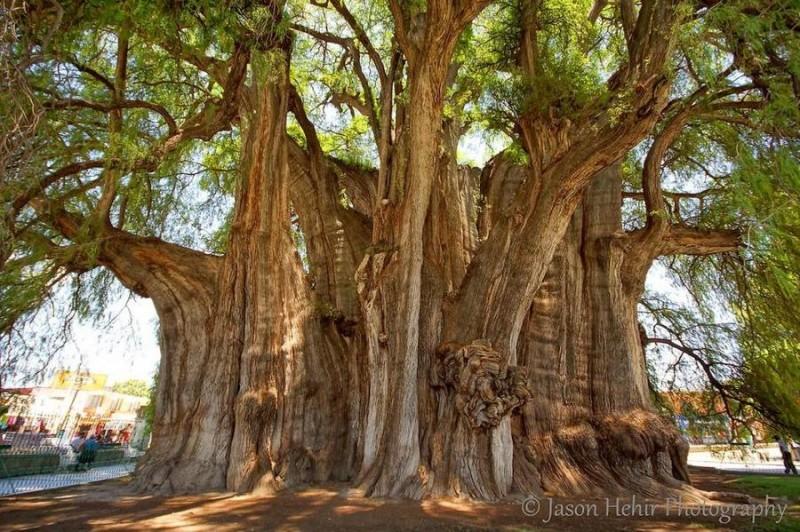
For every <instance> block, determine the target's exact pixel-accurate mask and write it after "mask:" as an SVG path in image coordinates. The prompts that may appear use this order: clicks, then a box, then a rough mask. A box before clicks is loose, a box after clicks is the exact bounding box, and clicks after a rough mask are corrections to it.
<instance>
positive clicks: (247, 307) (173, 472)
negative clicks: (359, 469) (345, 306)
mask: <svg viewBox="0 0 800 532" xmlns="http://www.w3.org/2000/svg"><path fill="white" fill-rule="evenodd" d="M288 46H289V45H288V43H284V44H282V45H281V46H280V47H276V48H275V49H273V50H270V51H267V52H263V53H261V52H257V53H255V55H254V57H253V58H252V61H251V64H252V84H251V86H250V87H249V94H248V95H247V97H246V98H245V99H244V101H245V102H246V104H245V107H244V109H242V111H241V113H240V114H241V117H242V126H243V130H244V142H243V151H242V160H241V178H240V181H239V185H238V189H237V196H236V204H235V207H234V216H233V223H232V227H231V233H230V238H229V242H228V249H227V252H226V254H225V256H224V258H221V259H215V260H214V263H215V264H216V265H217V267H216V270H215V273H216V275H211V276H208V277H207V278H203V279H202V281H203V286H201V287H197V286H196V285H195V284H189V283H186V284H187V285H188V286H186V287H185V290H184V292H182V293H179V294H175V293H174V292H175V290H176V286H174V284H175V283H167V284H168V286H166V288H165V289H164V290H163V291H164V292H168V294H172V297H173V298H174V299H175V300H177V301H176V302H175V304H174V305H173V306H170V303H172V301H171V300H170V299H167V302H166V303H164V304H161V303H160V300H161V299H162V298H165V297H167V296H165V295H162V294H161V293H160V291H159V290H158V289H154V290H150V289H148V290H147V293H148V295H150V296H151V297H153V298H154V300H155V301H156V308H157V310H158V312H159V317H160V319H161V321H162V337H163V338H164V341H163V343H162V350H163V357H162V359H163V362H162V370H161V380H160V382H159V396H158V404H157V418H158V419H159V424H158V425H157V427H156V430H155V432H154V439H153V441H154V444H153V449H152V450H151V451H150V452H149V453H148V456H147V457H146V459H145V460H144V461H143V463H142V465H141V466H140V468H139V470H138V472H137V477H138V482H139V484H140V485H142V486H145V487H151V488H153V487H163V488H164V489H165V490H169V491H174V490H180V491H183V490H195V489H208V488H226V487H227V488H228V489H231V490H237V491H249V490H253V489H259V488H269V489H271V488H275V487H280V486H283V485H286V484H293V483H298V482H308V481H317V482H321V481H325V480H328V479H331V478H338V479H346V478H349V477H350V476H351V475H352V467H351V465H352V462H353V460H354V459H355V458H354V456H353V455H354V448H355V445H356V444H355V443H354V442H353V441H352V440H348V436H349V435H350V433H351V432H353V431H348V424H351V423H354V421H353V418H354V417H358V416H357V415H354V414H352V412H350V410H349V409H348V404H351V403H353V402H354V401H353V400H352V397H351V396H349V394H348V393H346V392H345V390H348V389H349V385H350V384H352V383H351V382H349V380H350V379H349V376H348V373H349V371H351V369H352V366H353V364H351V363H349V361H348V358H347V355H348V353H349V349H348V346H347V343H346V342H345V341H344V340H343V338H342V336H341V335H340V333H339V332H338V331H337V329H336V326H335V323H334V321H332V320H327V319H324V318H325V316H324V315H323V314H321V313H320V312H318V311H316V309H315V303H314V299H313V297H312V290H311V287H310V286H309V284H308V282H307V279H306V276H305V274H304V272H303V270H302V266H301V263H300V257H299V256H298V254H297V253H296V252H295V248H294V243H293V241H292V238H291V231H290V204H289V182H290V174H289V159H288V149H287V143H288V138H287V136H286V133H285V131H286V116H287V112H288V101H289V90H288V89H289V85H288V83H289V79H288V75H289V66H288V57H289V54H288ZM315 236H316V235H315ZM217 270H218V271H217ZM189 275H194V274H193V272H189ZM324 286H325V287H326V289H325V290H324V291H323V292H322V294H323V295H322V297H324V298H327V297H330V295H331V291H330V290H328V289H327V287H328V284H325V285H324ZM200 296H204V297H200ZM334 301H336V300H335V299H334ZM351 312H352V310H351ZM175 314H178V318H176V317H174V315H175ZM176 319H177V320H178V322H177V324H173V323H174V322H175V321H176ZM187 388H188V390H187V391H185V392H183V393H182V394H181V395H180V398H181V400H183V403H181V404H180V405H178V406H177V407H173V405H172V403H174V402H175V400H173V399H172V398H171V394H174V393H176V392H177V391H179V390H181V391H183V390H185V389H187ZM352 395H353V396H355V394H352ZM172 410H175V411H178V412H182V413H184V415H189V416H190V419H189V420H187V421H186V422H185V423H183V424H180V423H177V424H174V423H175V422H176V417H175V416H176V415H177V414H171V412H172ZM184 425H185V426H186V428H184ZM348 447H349V448H348ZM184 463H186V464H188V465H190V466H191V467H188V466H187V467H181V465H182V464H184Z"/></svg>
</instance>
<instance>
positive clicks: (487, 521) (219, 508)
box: [0, 470, 800, 532]
mask: <svg viewBox="0 0 800 532" xmlns="http://www.w3.org/2000/svg"><path fill="white" fill-rule="evenodd" d="M693 474H694V476H693V480H694V483H695V486H696V487H698V488H700V489H705V490H714V491H732V488H731V485H730V482H731V481H732V480H733V479H734V478H735V476H733V475H727V474H721V473H714V472H708V471H701V470H694V471H693ZM619 502H620V503H623V502H629V503H630V502H631V501H630V499H627V501H619ZM634 502H635V504H634V505H632V506H627V507H626V506H622V505H621V504H620V505H617V504H616V499H611V502H610V503H609V502H607V501H606V500H605V499H585V500H574V499H549V498H547V497H543V498H540V500H538V501H536V502H531V501H529V502H528V503H526V504H523V503H522V502H519V501H518V502H505V503H501V504H477V503H468V502H464V501H458V500H436V501H422V502H412V501H396V500H375V499H364V498H361V497H357V496H354V495H351V494H348V492H347V491H346V490H345V489H344V488H342V487H340V486H336V485H331V486H326V487H324V488H313V489H304V490H297V491H284V492H281V493H279V494H277V495H270V496H253V495H250V496H235V495H232V494H228V493H207V494H202V495H193V496H180V497H154V496H145V495H139V494H135V493H133V492H132V491H131V490H130V488H129V487H128V485H127V482H126V481H124V480H115V481H108V482H102V483H97V484H93V485H87V486H81V487H75V488H65V489H61V490H56V491H49V492H39V493H33V494H30V495H24V496H18V497H8V498H2V499H0V530H3V531H5V530H59V531H62V530H64V531H67V530H189V531H193V530H214V531H215V532H222V531H228V530H282V531H284V530H285V531H293V530H301V531H305V530H309V531H311V530H313V531H317V530H319V531H335V530H389V531H399V530H437V531H445V530H448V531H449V530H452V531H467V530H581V531H583V532H588V531H594V530H647V531H656V530H692V529H694V530H789V529H794V528H793V526H797V523H798V521H797V519H798V517H800V506H798V505H797V504H796V501H795V505H794V506H790V507H789V509H788V511H787V512H786V515H785V516H784V517H783V520H782V521H781V523H779V524H775V521H777V519H778V516H776V515H770V516H759V517H757V518H756V519H755V525H754V524H753V518H752V517H737V518H735V519H733V520H732V521H730V522H727V523H721V522H720V520H721V518H720V516H719V513H720V512H719V510H718V509H717V510H714V509H713V505H712V506H709V507H707V508H705V509H704V510H702V512H703V513H705V514H706V515H705V516H703V515H699V516H697V517H693V516H691V515H686V513H685V512H682V514H681V515H677V513H678V509H677V507H674V506H673V508H672V509H671V510H670V514H669V515H667V513H666V512H667V508H666V506H665V501H644V500H638V499H637V500H636V501H634ZM784 502H785V501H784ZM650 503H653V504H655V506H653V507H650V506H647V504H650ZM637 504H638V506H636V505H637ZM523 507H525V508H526V509H527V510H528V513H532V512H533V511H535V510H538V512H537V513H536V515H535V516H530V515H526V514H525V513H523ZM570 508H572V510H571V513H573V514H575V513H587V514H589V515H588V516H584V517H576V516H567V515H561V516H558V515H556V514H558V513H561V514H566V513H570ZM592 509H594V510H592ZM687 511H688V510H687ZM693 511H695V512H697V511H699V510H693ZM742 511H744V510H742ZM648 514H649V515H648ZM711 514H715V515H711Z"/></svg>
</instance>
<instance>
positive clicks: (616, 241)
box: [0, 0, 800, 500]
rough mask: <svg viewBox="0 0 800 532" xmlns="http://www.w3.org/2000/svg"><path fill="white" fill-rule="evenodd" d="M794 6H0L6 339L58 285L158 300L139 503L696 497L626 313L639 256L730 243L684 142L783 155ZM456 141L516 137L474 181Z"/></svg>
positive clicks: (643, 268)
mask: <svg viewBox="0 0 800 532" xmlns="http://www.w3.org/2000/svg"><path fill="white" fill-rule="evenodd" d="M789 4H790V3H789V2H786V3H780V2H779V3H777V4H774V5H772V6H771V7H769V8H765V7H761V5H760V4H758V3H750V2H747V1H736V2H730V3H727V2H720V3H718V2H711V1H700V2H695V3H692V2H682V1H678V0H641V1H640V2H634V1H632V0H619V1H618V2H612V3H609V2H603V1H601V0H598V1H597V2H596V3H595V4H594V5H590V4H589V3H587V2H585V1H583V0H558V1H555V0H554V1H550V0H518V1H517V0H514V1H503V2H490V1H488V0H428V1H425V2H420V1H402V0H390V1H389V2H387V3H373V2H356V1H345V0H326V1H324V2H311V3H309V4H305V3H302V2H285V1H282V0H260V1H256V0H252V1H248V0H236V1H234V0H232V1H229V2H222V3H217V2H202V1H198V2H169V1H163V2H157V3H152V2H137V1H127V2H121V3H120V2H114V3H111V2H86V3H82V2H75V3H70V4H69V5H65V6H61V5H59V4H58V3H56V2H49V1H42V2H32V3H29V4H26V5H25V6H24V7H20V8H19V9H14V10H10V11H8V13H9V14H10V16H11V17H13V21H14V25H13V28H12V31H10V35H9V38H8V39H6V40H5V41H4V43H9V44H8V46H7V49H8V52H9V53H10V54H11V56H12V57H15V58H16V63H14V64H13V65H11V64H9V65H6V64H5V63H4V65H6V66H7V67H8V70H10V71H13V73H14V76H8V77H7V79H9V80H10V81H9V83H13V84H15V85H14V86H16V87H24V89H25V94H30V95H31V96H30V98H27V99H24V100H23V101H22V102H20V98H19V97H18V95H19V93H17V94H14V95H9V97H4V98H5V99H4V115H5V116H6V117H7V120H6V121H5V123H6V124H12V123H13V124H19V127H16V128H15V129H13V130H11V133H9V134H6V135H5V136H4V137H3V140H4V143H3V150H4V151H3V152H2V153H0V155H2V157H3V158H2V160H0V161H1V162H2V163H3V167H2V168H3V170H2V171H3V175H2V179H3V181H2V185H3V192H2V198H3V205H4V218H3V231H4V242H3V244H4V245H3V248H2V249H3V254H2V256H0V259H2V261H3V262H2V265H3V270H2V291H3V292H2V293H3V308H2V315H1V316H0V317H2V322H0V332H2V334H3V341H4V342H6V345H9V346H14V345H17V344H19V343H20V342H22V339H23V337H24V335H25V323H26V319H27V317H29V316H30V315H31V313H32V312H34V310H35V309H36V307H37V306H38V305H40V304H41V302H42V300H43V298H45V297H46V296H47V294H48V293H50V292H51V291H52V290H53V289H54V287H56V286H58V285H59V283H62V284H63V282H64V279H65V278H67V277H70V278H79V279H80V278H88V279H92V280H93V282H94V283H95V284H102V283H103V282H110V281H109V280H110V279H112V278H113V279H116V280H117V281H119V282H120V283H121V284H122V285H123V286H124V287H126V288H127V289H128V290H130V291H132V292H134V293H135V294H138V295H140V296H142V297H147V298H150V299H151V300H152V301H153V304H154V306H155V309H156V311H157V314H158V317H159V321H160V335H161V346H162V359H161V365H160V369H159V381H158V391H157V405H156V419H155V422H154V429H153V444H152V446H151V448H150V450H149V451H148V453H147V455H146V456H145V457H144V459H143V460H142V462H141V463H140V465H139V467H138V469H137V472H136V484H137V485H138V486H139V487H141V488H143V489H151V490H161V491H168V492H174V491H193V490H203V489H212V488H213V489H219V488H227V489H230V490H237V491H248V490H253V489H259V488H264V489H272V488H276V487H280V486H283V485H293V484H298V483H305V482H322V481H327V480H340V481H348V482H351V483H352V484H354V485H355V486H357V487H359V488H361V489H362V490H363V491H364V492H365V493H366V494H368V495H379V496H383V495H391V496H411V497H422V496H427V495H445V494H448V495H459V496H467V497H474V498H481V499H487V500H495V499H498V498H501V497H504V496H505V495H507V494H508V493H509V492H510V491H511V490H517V491H520V492H524V493H531V492H537V491H539V490H541V489H542V488H546V489H549V490H552V491H555V492H560V493H587V492H595V491H619V490H633V491H636V492H641V493H647V494H654V493H659V492H662V491H666V490H676V489H689V488H687V487H686V484H685V483H686V482H688V481H689V478H688V474H687V472H686V467H685V458H686V457H685V451H686V449H685V448H684V444H683V443H682V440H681V439H680V437H679V435H678V433H677V432H676V430H675V429H674V428H672V427H671V425H670V424H669V423H668V422H667V421H665V420H663V419H662V418H660V417H659V416H657V415H656V414H655V412H654V410H653V408H652V405H651V399H650V391H649V388H648V378H647V371H646V365H645V354H644V350H643V344H644V343H645V341H646V337H645V336H643V335H642V334H641V330H640V327H639V323H638V319H637V304H638V302H639V300H640V298H641V297H642V292H643V289H644V282H645V278H646V275H647V272H648V270H649V268H650V266H651V265H652V264H653V262H654V261H655V260H657V259H658V258H659V257H663V256H684V255H688V256H695V257H704V256H708V255H716V254H720V253H733V252H736V251H737V250H738V249H739V248H740V247H741V244H742V242H743V237H742V234H741V227H740V224H737V222H736V220H733V219H730V217H728V218H725V217H703V216H699V215H697V216H688V217H687V216H686V215H685V214H686V213H687V212H694V211H697V212H701V211H703V207H704V206H703V205H702V202H701V205H699V206H698V205H695V204H694V203H692V206H688V207H687V206H686V205H683V204H681V203H680V202H681V201H683V202H684V203H686V202H687V201H688V202H692V201H694V200H700V199H701V198H702V196H703V193H696V192H692V191H691V190H688V189H691V188H692V187H693V186H695V185H697V184H698V183H703V182H704V179H705V177H706V176H705V175H704V174H703V173H702V172H703V171H704V170H705V171H707V169H705V168H704V165H703V163H702V161H698V159H701V157H699V154H702V153H703V149H704V146H705V145H704V144H703V143H699V142H694V143H692V142H690V141H691V138H692V137H693V136H694V137H696V136H697V135H698V133H697V132H698V131H701V132H705V131H713V132H715V133H716V134H719V135H725V136H727V138H728V139H740V138H741V139H747V142H744V141H742V142H740V143H739V144H740V145H741V146H743V147H744V146H749V147H750V148H751V150H752V151H751V152H750V153H749V154H747V155H751V156H752V155H757V154H758V153H760V152H770V150H773V149H776V147H777V146H781V147H784V146H793V145H794V144H793V143H794V142H795V141H796V138H795V136H794V135H793V131H794V130H795V129H796V125H797V123H798V122H797V96H798V91H800V86H798V83H797V43H798V40H797V36H796V32H795V30H794V28H795V27H796V24H797V21H796V20H795V18H796V16H797V15H796V13H794V12H793V11H792V10H791V9H790V5H789ZM54 28H57V31H54ZM4 46H5V44H4ZM778 110H780V111H781V114H780V116H777V114H776V113H777V112H778ZM30 117H34V118H30ZM12 119H14V120H15V121H14V122H12ZM793 127H794V128H795V129H793ZM465 135H467V136H469V137H471V139H472V145H473V146H474V145H475V143H476V140H475V139H479V138H487V137H488V136H492V135H493V136H495V137H496V138H503V139H505V147H504V148H503V149H502V150H500V151H499V152H497V153H490V152H491V151H492V150H491V148H490V147H489V146H488V144H487V145H486V146H481V147H479V148H477V150H478V151H481V152H482V154H472V155H474V156H475V158H476V159H480V158H482V157H481V156H482V155H487V156H488V155H491V158H490V159H489V160H488V162H486V164H485V165H484V167H483V168H482V169H477V168H472V167H468V166H465V165H463V164H462V163H463V158H461V157H460V156H459V151H460V150H459V142H460V140H461V139H462V138H464V136H465ZM481 135H483V136H481ZM687 139H688V140H687ZM743 155H745V154H743V153H741V152H738V151H735V152H731V153H728V154H726V155H725V156H724V157H722V158H721V160H722V162H720V163H718V164H724V165H729V166H736V165H740V164H742V161H741V160H740V159H741V157H742V156H743ZM693 161H694V163H696V164H694V163H693ZM693 164H694V166H692V165H693ZM665 176H668V177H669V178H670V182H671V183H673V184H674V185H675V189H674V190H668V191H666V192H665V190H664V188H665V187H664V186H663V185H662V181H663V180H664V177H665ZM716 186H717V187H718V188H720V189H721V190H722V191H723V192H725V191H729V190H734V188H733V187H730V186H729V183H726V182H722V183H717V184H716ZM685 189H686V190H685ZM681 194H683V195H684V196H681ZM692 194H694V197H693V198H692V197H691V196H692ZM623 196H625V198H626V199H627V200H628V202H629V203H630V202H633V204H634V205H635V204H637V203H641V204H642V206H643V207H642V208H639V207H631V208H627V207H626V208H625V209H623ZM679 197H680V198H683V199H680V200H679V199H675V198H679ZM687 198H688V199H687ZM684 200H685V201H684ZM626 205H628V204H626ZM681 205H683V211H681V210H680V209H679V207H680V206H681ZM628 206H630V205H628ZM623 211H625V212H626V213H627V214H629V215H630V216H629V220H628V221H629V222H630V223H629V224H627V225H626V226H623V224H622V220H623V217H622V215H623ZM636 213H640V214H641V216H638V217H637V216H636ZM681 213H683V214H681ZM709 220H710V222H709ZM22 343H24V342H22Z"/></svg>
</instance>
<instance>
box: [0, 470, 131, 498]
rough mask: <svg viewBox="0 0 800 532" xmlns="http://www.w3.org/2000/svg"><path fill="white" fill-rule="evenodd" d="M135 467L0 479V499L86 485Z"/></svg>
mask: <svg viewBox="0 0 800 532" xmlns="http://www.w3.org/2000/svg"><path fill="white" fill-rule="evenodd" d="M135 467H136V464H135V463H134V462H128V463H124V464H115V465H108V466H98V467H94V468H92V469H90V470H89V471H81V472H77V473H75V472H72V471H68V472H62V473H49V474H45V475H28V476H25V477H14V478H0V497H5V496H8V495H19V494H21V493H30V492H33V491H41V490H51V489H56V488H65V487H67V486H77V485H79V484H88V483H90V482H97V481H100V480H108V479H112V478H119V477H124V476H126V475H130V474H131V473H132V472H133V469H134V468H135Z"/></svg>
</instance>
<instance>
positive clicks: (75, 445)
mask: <svg viewBox="0 0 800 532" xmlns="http://www.w3.org/2000/svg"><path fill="white" fill-rule="evenodd" d="M85 441H86V438H85V435H84V434H83V433H82V432H79V433H77V434H76V435H75V437H74V438H72V440H71V441H70V442H69V446H70V447H72V451H73V452H75V453H79V452H81V445H83V442H85Z"/></svg>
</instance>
